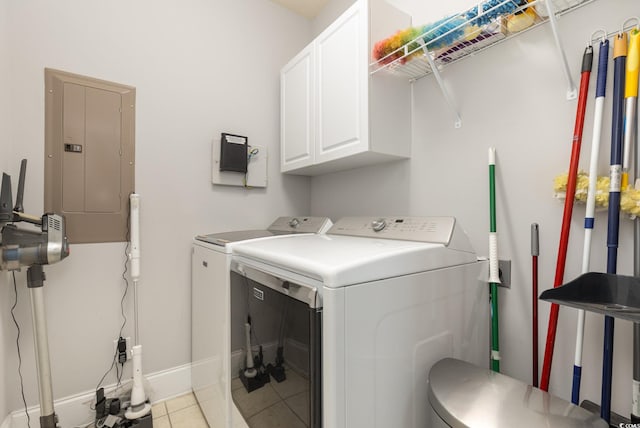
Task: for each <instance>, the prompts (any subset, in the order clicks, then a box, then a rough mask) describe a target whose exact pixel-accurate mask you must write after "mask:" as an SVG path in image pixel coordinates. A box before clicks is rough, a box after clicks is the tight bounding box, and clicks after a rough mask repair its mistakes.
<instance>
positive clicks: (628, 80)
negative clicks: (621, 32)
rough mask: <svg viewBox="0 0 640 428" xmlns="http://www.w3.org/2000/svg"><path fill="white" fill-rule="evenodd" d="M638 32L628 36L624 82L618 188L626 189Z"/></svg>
mask: <svg viewBox="0 0 640 428" xmlns="http://www.w3.org/2000/svg"><path fill="white" fill-rule="evenodd" d="M639 36H640V32H639V31H638V30H633V31H631V33H630V37H629V50H628V52H627V67H626V77H625V83H624V99H625V110H624V114H625V117H624V144H623V147H624V155H623V156H622V182H621V184H620V188H621V189H622V190H626V189H627V187H628V186H629V163H630V161H631V148H632V147H633V145H634V140H635V135H636V126H637V124H636V109H637V100H638V66H639V62H640V58H639V55H638V42H639V40H638V38H639Z"/></svg>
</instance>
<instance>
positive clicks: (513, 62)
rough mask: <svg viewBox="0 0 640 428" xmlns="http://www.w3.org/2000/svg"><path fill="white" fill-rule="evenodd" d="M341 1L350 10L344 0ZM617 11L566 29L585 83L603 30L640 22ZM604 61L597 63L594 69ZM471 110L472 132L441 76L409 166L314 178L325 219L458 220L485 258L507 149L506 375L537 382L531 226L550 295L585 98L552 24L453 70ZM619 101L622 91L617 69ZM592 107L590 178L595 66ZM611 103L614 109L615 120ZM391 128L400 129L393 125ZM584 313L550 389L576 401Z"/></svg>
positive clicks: (625, 368) (587, 392)
mask: <svg viewBox="0 0 640 428" xmlns="http://www.w3.org/2000/svg"><path fill="white" fill-rule="evenodd" d="M336 2H337V3H340V4H341V3H342V1H340V0H336ZM615 4H616V6H615V8H613V7H606V6H607V4H606V2H603V1H596V2H594V3H592V4H590V5H587V6H585V7H583V8H581V9H578V10H576V11H574V12H572V13H571V14H569V15H565V16H564V17H562V19H561V20H560V22H559V25H560V27H561V33H562V38H563V43H564V44H565V47H566V52H567V54H568V57H569V63H570V65H571V67H572V70H573V73H572V74H573V76H574V79H576V82H577V80H578V79H579V70H580V64H581V61H582V53H583V51H584V48H585V44H586V42H587V40H588V39H589V37H590V34H591V33H592V31H594V30H595V29H597V28H602V27H604V28H606V29H608V31H614V30H616V29H618V28H620V25H621V24H622V21H623V20H625V19H626V18H627V17H629V16H633V15H635V14H637V2H636V1H635V0H617V1H616V2H615ZM594 62H595V61H594ZM610 67H611V68H612V65H610ZM444 78H445V80H446V83H447V86H448V87H449V89H450V90H451V93H452V95H453V98H454V99H455V101H456V103H457V104H458V106H459V110H460V112H461V115H462V119H463V127H462V128H461V129H454V126H453V116H452V114H451V112H450V111H449V109H448V108H447V105H446V103H445V102H444V100H443V97H442V94H441V92H440V90H439V88H438V86H437V85H436V83H435V79H434V78H433V77H427V78H424V79H421V80H419V81H418V82H417V83H416V84H415V85H414V111H413V124H414V125H413V137H414V138H413V139H414V141H413V155H412V158H411V159H410V160H408V161H403V162H397V163H392V164H387V165H380V166H374V167H367V168H362V169H359V170H353V171H348V172H342V173H335V174H331V175H326V176H320V177H314V178H313V179H312V181H311V198H312V199H311V207H312V209H311V211H312V213H313V214H314V215H328V216H331V217H332V218H339V217H342V216H346V215H454V216H456V217H457V218H458V219H459V221H460V223H461V224H462V225H463V227H465V229H466V230H467V232H468V233H469V236H470V238H471V240H472V242H473V244H474V246H475V248H476V251H477V252H478V254H480V255H487V253H488V250H487V248H488V238H487V236H488V230H489V206H488V205H489V201H488V198H489V197H488V167H487V149H488V148H489V147H490V146H495V147H496V148H497V162H498V164H497V181H498V184H497V205H498V208H497V222H498V223H497V225H498V234H499V252H500V257H501V258H504V259H511V260H512V263H513V264H512V268H513V270H512V288H511V290H501V291H500V317H501V318H500V323H501V332H500V340H501V354H502V358H503V360H502V364H501V367H502V371H503V372H504V373H506V374H508V375H511V376H514V377H516V378H519V379H521V380H524V381H528V382H531V339H530V337H531V333H530V332H531V279H530V278H531V273H530V272H531V261H530V260H531V257H530V225H531V223H532V222H537V223H539V224H540V240H541V242H540V245H541V249H540V254H541V255H540V292H542V290H544V289H547V288H550V287H551V286H552V284H553V278H554V274H555V262H556V257H557V248H558V238H559V231H560V224H561V218H562V209H563V206H562V202H560V201H558V200H555V199H554V198H553V190H552V189H553V179H554V177H555V176H556V175H558V174H560V173H562V172H564V171H566V170H567V168H568V165H569V156H570V151H571V143H572V135H573V128H574V121H575V111H576V104H577V103H576V101H575V100H574V101H567V100H566V97H565V94H566V90H567V85H566V83H565V80H564V77H563V74H562V72H561V66H560V62H559V60H558V57H557V52H556V50H555V47H554V45H553V38H552V33H551V29H550V27H549V25H548V24H545V25H544V26H542V27H540V28H537V29H534V30H533V31H530V32H528V33H526V34H522V35H520V36H519V37H517V38H515V39H512V40H510V41H507V42H505V43H504V44H501V45H499V46H495V47H493V48H492V49H490V50H488V51H485V52H483V53H481V54H479V55H477V56H475V57H473V58H468V59H465V60H463V61H461V62H459V63H457V64H454V65H453V66H450V67H449V68H446V69H445V70H444ZM609 78H610V79H609V80H610V81H609V87H608V91H609V92H608V93H609V94H611V91H612V82H611V72H610V74H609ZM591 89H592V92H591V94H590V97H589V105H588V110H587V118H588V119H587V121H586V123H587V125H586V126H585V132H584V138H583V150H582V161H581V167H582V169H585V170H588V166H589V163H588V161H589V157H590V145H591V144H590V142H591V135H592V132H591V128H592V126H593V125H592V119H591V118H592V117H593V98H594V95H593V93H594V91H595V68H594V73H593V75H592V86H591ZM610 111H611V102H610V100H609V102H608V105H607V112H608V115H609V116H610V114H611V113H610ZM610 123H611V120H610V118H608V119H607V121H606V123H605V125H604V128H603V143H602V146H601V153H600V175H607V174H608V167H607V165H608V162H609V147H610V135H611V129H610V126H611V125H610ZM390 126H393V125H392V124H390ZM606 217H607V215H606V212H600V213H598V215H597V218H596V232H595V235H594V240H593V243H594V249H593V252H592V265H591V266H592V269H593V270H595V271H601V272H602V271H606V250H605V249H606V221H607V218H606ZM583 218H584V207H583V206H577V207H576V209H575V210H574V218H573V222H572V234H571V240H570V242H569V255H568V259H567V264H566V271H565V279H566V280H570V279H573V278H575V277H576V276H578V275H579V273H580V271H581V254H582V240H583V232H582V227H583V220H582V219H583ZM631 230H632V228H631V225H630V222H629V221H628V220H625V221H623V222H622V228H621V232H620V242H621V246H620V258H619V265H618V266H619V267H618V272H619V273H626V274H631V273H632V263H631V256H632V251H631V240H632V234H631ZM549 307H550V304H548V303H546V302H540V315H539V331H540V333H539V334H540V335H539V350H540V355H539V361H540V369H541V368H542V356H543V353H544V345H545V340H546V332H547V323H548V314H549ZM575 324H576V316H575V311H574V310H571V309H567V308H561V310H560V317H559V324H558V334H557V339H556V346H555V358H554V363H553V369H552V377H551V387H550V391H551V392H553V393H555V394H556V395H558V396H560V397H562V398H565V399H567V400H568V399H570V391H571V373H572V366H573V352H574V341H575ZM586 327H587V329H586V339H585V352H584V369H583V394H582V398H586V399H590V400H592V401H594V402H596V403H600V382H601V371H602V370H601V361H602V351H601V349H602V336H603V333H602V330H603V328H602V317H600V316H597V315H593V314H589V315H588V316H587V326H586ZM631 342H632V328H631V325H630V323H628V322H624V321H617V322H616V336H615V363H614V386H613V389H614V393H613V405H612V410H613V411H615V412H618V413H620V414H622V415H625V416H628V414H629V411H630V401H631V397H630V393H629V392H630V390H631V386H630V385H631V353H632V351H631V349H632V348H631Z"/></svg>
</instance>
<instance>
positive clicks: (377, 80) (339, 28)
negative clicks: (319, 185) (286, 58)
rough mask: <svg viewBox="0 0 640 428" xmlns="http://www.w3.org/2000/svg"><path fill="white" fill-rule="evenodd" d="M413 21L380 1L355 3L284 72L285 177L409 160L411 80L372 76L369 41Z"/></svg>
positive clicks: (282, 123) (283, 126)
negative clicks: (288, 174) (287, 175)
mask: <svg viewBox="0 0 640 428" xmlns="http://www.w3.org/2000/svg"><path fill="white" fill-rule="evenodd" d="M410 23H411V22H410V18H409V17H408V16H406V15H404V14H403V13H401V12H399V11H398V10H397V9H395V8H393V7H392V6H391V5H389V4H387V3H386V2H384V1H383V0H358V1H356V3H355V4H354V5H353V6H352V7H350V8H349V9H348V10H347V11H346V12H345V13H344V14H342V15H341V16H340V17H339V18H338V19H337V20H336V21H335V22H334V23H332V24H331V25H330V26H329V27H328V28H327V29H326V30H324V31H323V32H322V33H321V34H320V35H319V36H318V37H317V38H316V39H315V40H314V41H313V42H312V43H311V44H310V45H309V46H307V47H306V48H305V49H304V50H303V51H302V52H300V53H299V54H298V55H296V56H295V57H294V58H293V59H292V60H291V61H290V62H289V63H288V64H287V65H286V66H285V67H284V68H283V69H282V71H281V74H280V81H281V171H282V172H288V173H292V174H302V175H318V174H324V173H328V172H333V171H339V170H344V169H350V168H355V167H359V166H363V165H369V164H373V163H379V162H385V161H391V160H397V159H404V158H408V157H409V156H410V149H411V87H410V83H409V82H408V81H407V80H406V79H402V78H397V77H395V76H388V75H385V76H383V75H380V76H374V77H370V76H369V62H370V58H371V47H372V46H373V44H374V43H375V42H376V41H377V40H380V39H383V38H385V37H388V36H389V34H393V33H394V32H395V31H397V30H399V29H402V28H405V27H407V26H409V25H410Z"/></svg>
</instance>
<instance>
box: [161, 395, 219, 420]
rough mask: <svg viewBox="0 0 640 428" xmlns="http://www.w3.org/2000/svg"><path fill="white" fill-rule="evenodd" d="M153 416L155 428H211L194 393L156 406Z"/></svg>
mask: <svg viewBox="0 0 640 428" xmlns="http://www.w3.org/2000/svg"><path fill="white" fill-rule="evenodd" d="M151 414H152V415H153V428H209V425H207V421H206V420H205V419H204V416H203V415H202V412H201V411H200V406H198V402H197V401H196V397H195V396H194V395H193V394H192V393H189V394H185V395H181V396H179V397H176V398H172V399H170V400H166V401H162V402H160V403H156V404H154V405H153V407H152V408H151Z"/></svg>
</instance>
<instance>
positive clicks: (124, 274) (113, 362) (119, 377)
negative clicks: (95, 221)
mask: <svg viewBox="0 0 640 428" xmlns="http://www.w3.org/2000/svg"><path fill="white" fill-rule="evenodd" d="M130 217H131V209H129V210H128V213H127V233H126V238H125V239H126V241H127V245H126V246H125V247H124V270H123V271H122V279H123V280H124V283H125V287H124V293H123V294H122V299H120V313H121V315H122V319H123V321H122V325H121V326H120V331H119V332H118V338H122V332H123V331H124V326H125V325H126V324H127V315H126V314H125V313H124V299H125V298H126V297H127V291H128V290H129V280H128V279H127V270H128V268H127V262H128V261H129V254H128V253H129V245H130V239H129V234H130V233H131V231H130V226H129V222H130ZM117 362H118V347H117V346H116V349H115V352H114V353H113V359H112V360H111V366H109V369H108V370H107V371H106V372H105V373H104V375H103V376H102V378H101V379H100V382H98V386H96V391H97V390H98V389H99V388H100V385H102V382H104V379H105V378H106V377H107V375H108V374H109V373H111V371H112V370H113V368H114V367H115V368H116V378H117V385H116V390H117V389H118V388H119V387H120V384H121V380H122V373H123V372H124V363H121V364H120V366H121V368H122V372H119V371H118V366H117Z"/></svg>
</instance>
